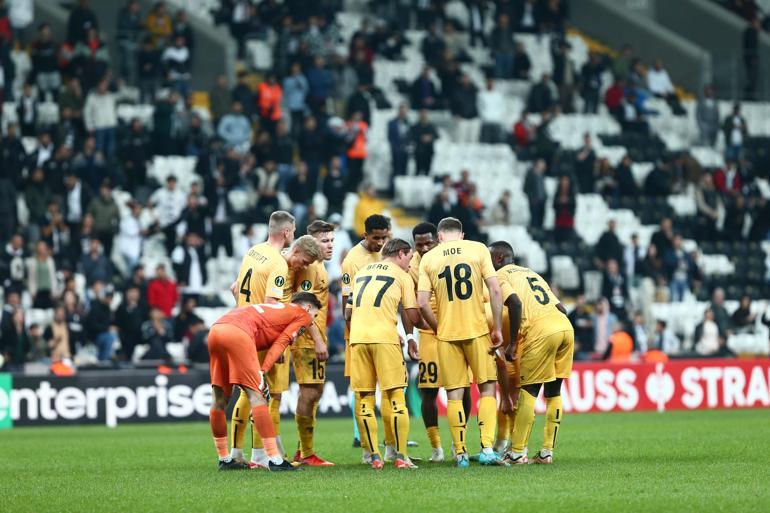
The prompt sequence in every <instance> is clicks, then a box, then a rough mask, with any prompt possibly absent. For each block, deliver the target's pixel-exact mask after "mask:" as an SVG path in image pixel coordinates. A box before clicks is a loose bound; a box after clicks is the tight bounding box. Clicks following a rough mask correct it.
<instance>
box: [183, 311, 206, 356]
mask: <svg viewBox="0 0 770 513" xmlns="http://www.w3.org/2000/svg"><path fill="white" fill-rule="evenodd" d="M208 334H209V330H208V329H206V326H205V324H204V323H203V321H201V320H198V321H196V322H194V323H192V324H191V325H190V342H189V343H188V344H187V359H188V360H190V361H191V362H192V363H209V347H208Z"/></svg>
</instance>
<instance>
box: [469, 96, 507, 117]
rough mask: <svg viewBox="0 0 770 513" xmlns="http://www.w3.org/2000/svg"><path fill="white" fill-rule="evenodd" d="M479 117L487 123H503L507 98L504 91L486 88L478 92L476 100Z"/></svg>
mask: <svg viewBox="0 0 770 513" xmlns="http://www.w3.org/2000/svg"><path fill="white" fill-rule="evenodd" d="M476 103H477V107H478V109H479V117H480V118H481V120H482V121H484V122H486V123H498V124H503V122H504V121H505V119H504V117H505V98H504V97H503V93H501V92H500V91H497V90H494V89H492V90H491V91H490V90H488V89H485V90H483V91H481V92H479V94H478V99H477V100H476Z"/></svg>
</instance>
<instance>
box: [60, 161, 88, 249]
mask: <svg viewBox="0 0 770 513" xmlns="http://www.w3.org/2000/svg"><path fill="white" fill-rule="evenodd" d="M64 189H65V193H64V220H65V222H66V223H67V226H69V229H70V232H71V233H72V234H73V236H75V235H77V229H78V227H79V226H80V223H82V222H83V216H84V215H85V213H86V210H88V206H89V205H90V204H91V200H92V199H93V196H94V194H93V192H91V188H90V187H89V186H88V185H87V184H85V183H83V182H82V181H81V180H80V178H78V176H77V175H76V174H75V173H74V172H70V173H68V174H67V175H65V177H64Z"/></svg>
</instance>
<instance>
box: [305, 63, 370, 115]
mask: <svg viewBox="0 0 770 513" xmlns="http://www.w3.org/2000/svg"><path fill="white" fill-rule="evenodd" d="M332 64H333V66H332V69H331V70H330V75H329V77H326V76H325V75H322V74H319V73H318V72H317V71H316V72H314V74H315V77H314V80H316V89H315V90H316V92H317V91H319V90H322V88H321V83H319V80H327V78H328V80H329V84H331V86H330V87H331V96H332V98H333V100H334V112H335V113H336V114H337V115H338V116H345V114H346V111H345V104H346V101H347V99H348V98H350V97H351V96H352V95H353V93H354V92H355V90H356V89H357V88H358V75H357V74H356V70H354V69H353V66H351V65H350V63H349V62H347V61H346V60H345V59H344V58H343V57H342V56H341V55H334V56H333V57H332ZM307 76H308V87H310V93H309V95H308V96H309V98H308V103H309V106H310V107H311V108H312V109H313V112H314V113H315V114H316V115H318V114H320V112H321V105H323V104H318V103H317V102H318V101H319V98H318V97H314V98H315V100H313V102H312V103H311V102H310V100H312V99H313V97H310V95H312V94H313V91H314V88H313V85H311V83H310V74H309V71H308V75H307ZM316 94H317V93H316Z"/></svg>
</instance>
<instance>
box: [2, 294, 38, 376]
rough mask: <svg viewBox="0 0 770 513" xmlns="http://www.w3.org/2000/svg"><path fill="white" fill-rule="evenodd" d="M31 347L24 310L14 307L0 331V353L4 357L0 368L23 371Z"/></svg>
mask: <svg viewBox="0 0 770 513" xmlns="http://www.w3.org/2000/svg"><path fill="white" fill-rule="evenodd" d="M31 347H32V346H31V343H30V340H29V333H28V332H27V327H26V324H25V319H24V310H23V309H22V308H16V309H15V310H13V312H12V314H11V315H10V319H9V320H8V322H6V323H5V324H4V325H3V327H2V333H0V354H2V355H3V358H4V359H5V364H4V366H3V367H2V370H3V371H4V372H20V371H23V370H24V364H25V363H26V362H27V354H28V353H29V351H30V349H31Z"/></svg>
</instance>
